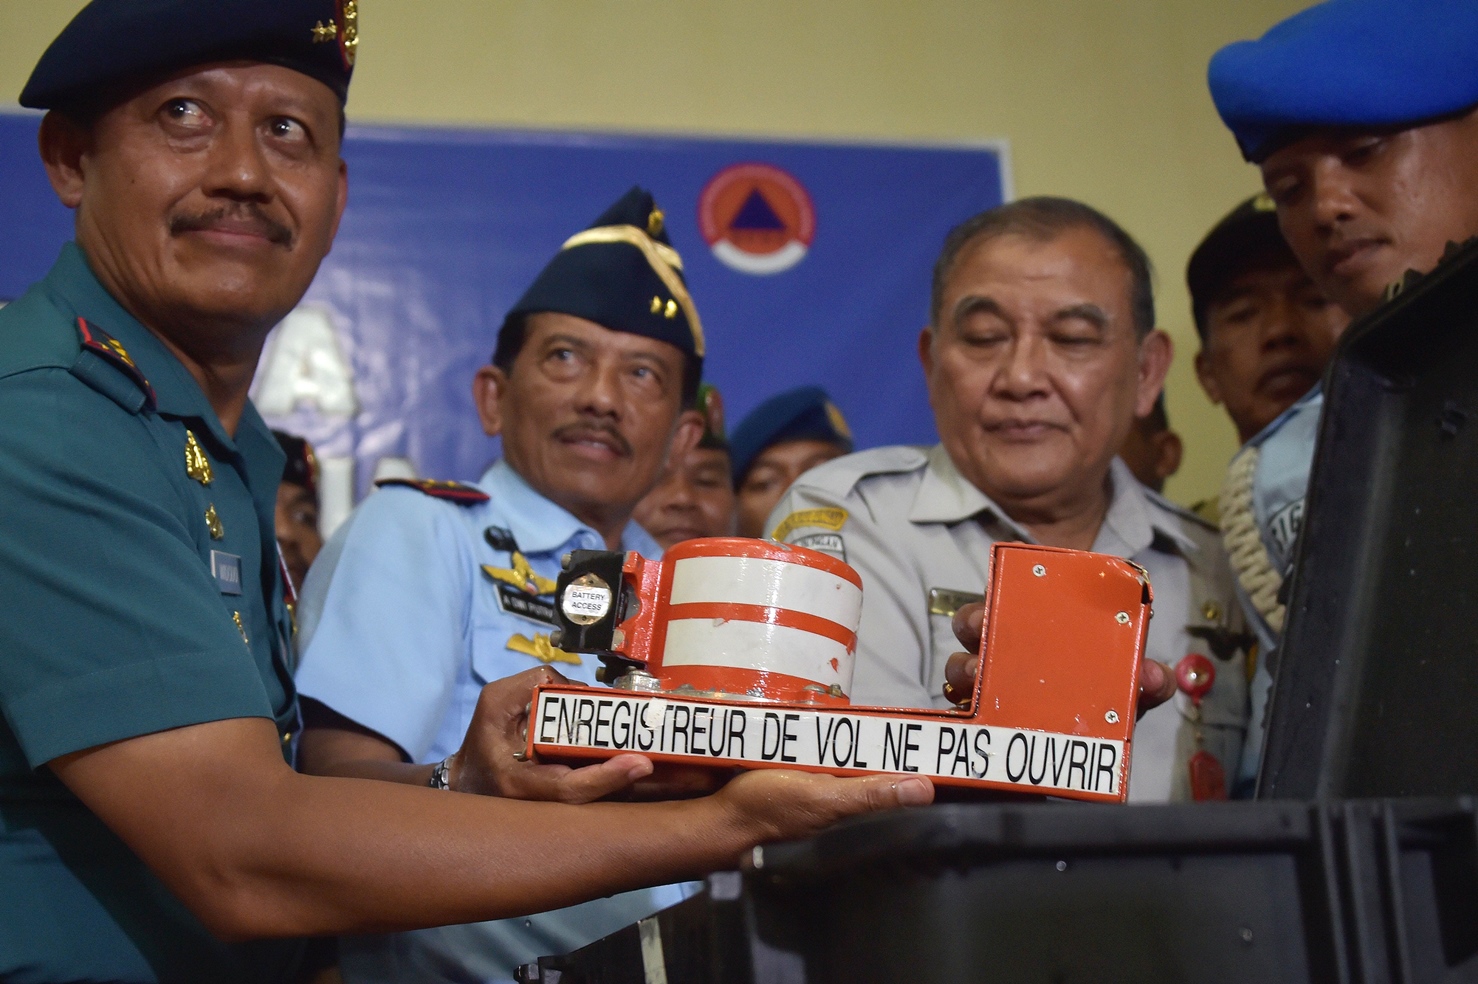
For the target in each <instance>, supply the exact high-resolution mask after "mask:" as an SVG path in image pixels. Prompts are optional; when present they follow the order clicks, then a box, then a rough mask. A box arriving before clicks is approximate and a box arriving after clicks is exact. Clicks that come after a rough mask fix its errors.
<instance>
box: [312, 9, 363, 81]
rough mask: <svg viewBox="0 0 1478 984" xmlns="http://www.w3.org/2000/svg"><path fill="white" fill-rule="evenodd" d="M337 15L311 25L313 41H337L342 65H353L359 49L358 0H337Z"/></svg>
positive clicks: (316, 42)
mask: <svg viewBox="0 0 1478 984" xmlns="http://www.w3.org/2000/svg"><path fill="white" fill-rule="evenodd" d="M338 8H339V16H338V18H337V19H332V18H330V20H329V22H328V23H327V24H325V23H324V22H323V21H319V22H318V23H316V24H314V25H313V43H314V44H324V43H327V42H331V41H337V42H338V44H339V55H340V57H342V58H343V59H344V67H345V68H346V69H347V68H353V67H354V56H355V54H356V53H357V52H358V50H359V0H338Z"/></svg>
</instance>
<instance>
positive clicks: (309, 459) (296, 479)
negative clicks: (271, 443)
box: [272, 430, 318, 498]
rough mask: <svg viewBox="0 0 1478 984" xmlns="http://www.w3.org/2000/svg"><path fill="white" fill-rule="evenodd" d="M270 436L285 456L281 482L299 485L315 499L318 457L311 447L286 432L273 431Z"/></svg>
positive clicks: (301, 439)
mask: <svg viewBox="0 0 1478 984" xmlns="http://www.w3.org/2000/svg"><path fill="white" fill-rule="evenodd" d="M272 436H273V437H275V438H277V444H278V446H279V447H281V448H282V453H283V454H285V455H287V464H285V465H283V467H282V480H283V481H284V482H286V483H288V484H289V485H301V486H302V487H303V488H305V489H307V490H308V491H309V492H311V493H312V494H313V497H314V498H317V497H318V456H317V455H316V454H314V453H313V445H311V444H309V443H308V441H307V440H306V439H305V438H301V437H298V436H297V435H296V434H289V433H287V431H280V430H274V431H273V432H272Z"/></svg>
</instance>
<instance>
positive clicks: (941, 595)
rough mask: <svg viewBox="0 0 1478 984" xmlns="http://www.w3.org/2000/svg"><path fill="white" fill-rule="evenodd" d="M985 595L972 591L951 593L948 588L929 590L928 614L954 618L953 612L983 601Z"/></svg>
mask: <svg viewBox="0 0 1478 984" xmlns="http://www.w3.org/2000/svg"><path fill="white" fill-rule="evenodd" d="M984 600H985V595H983V594H978V593H976V592H973V591H952V590H950V589H949V588H930V589H929V614H930V615H945V616H948V617H950V618H953V617H954V614H955V612H957V611H959V610H960V609H961V608H964V607H965V606H966V605H973V604H974V603H975V602H977V601H984Z"/></svg>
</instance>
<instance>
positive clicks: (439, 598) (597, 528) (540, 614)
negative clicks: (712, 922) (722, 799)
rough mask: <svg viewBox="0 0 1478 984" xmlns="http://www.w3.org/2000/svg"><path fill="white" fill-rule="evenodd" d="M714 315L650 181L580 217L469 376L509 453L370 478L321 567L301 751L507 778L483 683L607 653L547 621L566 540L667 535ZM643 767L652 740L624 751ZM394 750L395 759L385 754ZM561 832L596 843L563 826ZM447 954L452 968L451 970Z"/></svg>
mask: <svg viewBox="0 0 1478 984" xmlns="http://www.w3.org/2000/svg"><path fill="white" fill-rule="evenodd" d="M702 361H703V329H702V325H701V323H700V321H699V319H698V312H697V309H696V308H695V307H694V305H693V301H692V298H691V297H690V296H689V294H688V291H687V287H686V285H685V283H684V281H683V276H682V260H681V259H680V257H679V256H678V254H677V252H676V251H675V250H673V249H672V246H671V244H670V243H669V241H668V238H667V232H666V229H665V225H664V221H663V216H662V212H661V210H660V209H658V208H657V205H656V203H655V202H654V201H653V200H652V196H651V195H650V194H649V193H647V192H645V191H643V190H641V189H637V188H634V189H632V190H631V191H630V192H628V193H627V194H626V195H625V196H623V197H622V198H621V199H620V200H619V201H618V202H616V203H615V204H614V205H613V206H611V208H609V209H608V210H607V211H606V212H605V213H604V214H602V215H601V216H600V217H599V218H598V219H596V220H595V222H594V223H593V224H592V225H591V227H590V228H588V229H586V230H584V231H583V232H580V233H577V234H576V235H574V236H572V237H571V238H570V239H569V240H568V241H567V242H566V243H565V244H564V246H563V248H561V250H560V251H559V252H558V253H557V254H556V255H555V256H554V258H553V259H552V260H551V261H550V262H549V264H548V265H547V266H546V267H545V269H544V271H543V272H542V273H540V274H539V277H538V278H537V279H536V280H535V281H534V284H533V286H531V287H530V288H529V289H528V291H527V292H526V293H525V294H524V296H523V297H522V298H521V299H520V300H519V301H518V303H517V304H515V305H514V307H513V309H512V311H510V312H509V314H508V316H507V318H505V320H504V322H503V327H502V330H501V331H500V332H499V334H498V342H497V350H496V351H495V352H494V353H493V359H492V364H491V365H489V366H486V367H484V368H483V369H482V370H481V371H479V373H478V375H477V377H476V380H475V382H474V386H473V395H474V399H475V401H476V403H477V406H478V410H479V414H480V417H481V421H482V426H483V429H484V430H485V431H486V432H487V433H488V434H490V435H499V436H501V437H502V440H503V458H502V460H500V461H498V462H497V463H495V464H494V465H493V466H492V467H491V468H489V469H488V470H487V471H486V472H485V473H484V474H483V476H482V478H481V479H479V481H478V482H477V484H475V485H472V484H466V485H463V484H458V483H450V482H409V483H398V484H396V485H393V486H392V487H387V488H382V489H381V490H380V491H378V492H376V493H375V494H374V495H372V496H370V498H369V499H367V500H366V501H365V502H364V503H363V504H362V505H361V506H360V507H359V508H358V509H357V510H356V511H355V512H354V514H353V515H352V516H351V517H350V518H349V520H348V521H347V522H346V523H344V525H343V526H341V527H340V528H339V530H338V532H336V533H335V535H334V537H333V539H332V540H331V541H330V543H329V545H328V547H327V549H326V551H325V553H324V556H323V559H322V560H321V561H320V562H319V564H318V565H317V566H316V567H315V568H314V569H313V573H312V575H311V576H310V578H309V581H308V584H307V586H306V587H305V589H304V596H303V603H302V608H301V611H302V632H301V635H300V636H299V642H300V646H301V648H302V652H303V665H302V668H301V670H300V671H299V672H298V675H297V684H298V688H299V690H300V691H301V693H302V695H303V698H304V716H305V720H306V725H307V726H306V729H305V731H304V734H303V751H302V762H303V767H304V769H305V770H307V771H311V772H317V773H321V774H326V775H332V774H337V775H383V776H386V777H390V778H394V777H400V778H403V779H405V781H410V782H421V783H425V782H427V781H428V778H429V781H431V782H432V783H433V784H435V785H440V786H446V787H450V788H452V789H461V790H466V791H471V792H503V791H504V790H502V789H500V788H499V787H498V784H497V782H496V780H497V778H498V777H496V776H487V775H485V774H483V772H482V770H481V767H480V766H478V765H477V763H476V762H473V761H467V760H466V759H465V758H464V756H462V755H461V754H460V753H459V748H461V746H462V743H463V738H464V735H466V734H467V732H468V728H469V726H470V725H472V723H473V712H474V709H475V708H476V707H477V706H478V696H479V694H480V693H481V692H482V689H483V687H484V686H485V685H486V684H488V683H489V682H491V681H494V680H497V679H499V678H500V677H505V676H509V675H510V674H515V673H519V672H522V671H524V670H528V669H529V668H531V667H540V666H557V667H559V669H560V670H561V671H562V672H563V673H564V674H565V675H566V676H568V677H569V678H570V679H573V680H577V681H579V682H582V683H588V684H594V683H595V682H596V679H595V669H596V666H595V660H593V659H590V658H589V657H582V656H580V655H579V654H576V653H569V652H564V651H562V650H560V649H558V648H556V647H555V646H554V645H552V644H551V642H550V630H551V629H552V628H553V626H554V586H555V579H556V578H557V577H558V575H559V570H560V558H561V557H562V556H563V555H564V554H566V553H569V552H570V551H573V550H622V551H636V552H638V553H640V554H642V555H644V556H647V557H652V558H657V557H660V556H661V553H662V549H661V547H659V546H658V545H657V543H656V542H655V541H654V540H653V539H652V538H651V537H650V536H649V535H648V534H647V533H646V531H645V530H643V529H642V528H641V526H639V525H638V524H637V523H636V522H635V521H633V520H632V512H633V510H634V509H635V507H636V505H637V503H638V502H639V500H641V499H642V497H643V496H644V495H645V494H646V493H647V492H648V490H650V489H651V487H652V486H653V485H654V484H655V483H656V481H657V478H658V476H659V474H660V472H661V470H662V468H663V464H664V461H665V460H666V459H667V458H668V457H669V455H672V456H675V457H676V458H678V459H681V458H682V457H683V456H684V455H685V454H686V452H687V451H688V450H689V449H690V448H691V447H692V446H693V445H694V443H695V442H696V441H697V439H698V437H699V435H700V433H701V431H702V424H701V423H700V421H699V420H698V417H697V414H695V413H692V412H684V407H686V406H689V405H691V404H692V402H693V400H694V396H695V390H696V389H697V387H698V380H699V378H700V375H701V371H702ZM613 762H614V763H615V765H616V766H621V767H627V768H631V769H632V770H633V776H632V777H633V778H639V777H640V776H642V775H645V774H646V770H647V769H648V768H649V766H648V765H647V763H646V762H645V761H644V760H642V759H640V758H639V757H638V758H634V759H631V760H630V761H626V760H625V759H624V758H622V759H618V760H613ZM385 770H393V771H385ZM546 849H547V850H551V851H571V852H578V851H580V850H582V844H581V843H580V841H579V840H578V839H566V838H562V837H556V836H551V837H550V838H549V839H548V841H547V844H546ZM681 899H682V893H681V892H680V891H679V890H678V888H677V887H676V886H670V887H666V888H661V889H651V890H644V891H639V892H631V893H627V894H624V895H617V896H615V897H613V898H609V899H601V900H598V901H594V902H589V903H586V904H585V905H582V906H579V907H576V908H573V909H564V910H559V911H554V912H545V913H541V914H538V915H534V916H531V917H529V918H527V919H510V920H504V921H501V922H487V923H478V924H472V925H465V926H447V927H442V928H439V929H427V930H419V931H416V932H412V933H402V934H399V935H397V936H388V937H359V938H355V939H349V940H345V941H344V944H343V960H342V969H343V972H344V976H345V978H346V980H349V981H351V982H354V981H394V980H404V979H408V978H411V979H415V980H421V981H431V980H456V981H462V980H480V981H493V980H508V979H510V978H511V977H512V974H513V968H514V967H516V966H518V965H520V964H523V963H528V962H530V961H532V960H533V959H535V958H536V957H538V956H540V955H541V954H548V953H563V952H566V951H568V950H572V949H575V948H577V947H580V946H584V945H585V944H587V943H590V942H592V941H593V940H596V939H599V938H600V937H602V936H604V935H606V934H608V933H612V932H614V931H615V930H617V929H619V928H621V927H622V926H626V925H629V924H631V923H634V922H636V921H637V920H638V919H642V918H644V917H646V916H648V915H651V913H652V912H654V911H656V910H658V909H661V908H665V907H666V906H668V905H672V904H675V903H677V902H679V901H681ZM451 968H455V969H454V970H453V969H451Z"/></svg>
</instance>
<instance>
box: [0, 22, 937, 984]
mask: <svg viewBox="0 0 1478 984" xmlns="http://www.w3.org/2000/svg"><path fill="white" fill-rule="evenodd" d="M358 44H359V31H358V10H357V4H356V3H355V2H354V0H339V2H337V3H335V2H330V0H276V2H267V0H213V2H211V3H198V2H193V0H178V2H163V0H157V2H151V3H141V2H137V0H95V2H93V3H91V4H89V5H88V6H87V7H85V8H84V9H83V10H82V11H81V12H80V13H79V14H78V15H77V16H76V18H74V19H73V21H72V22H71V23H70V24H69V25H68V26H67V28H66V29H65V30H64V31H63V32H62V34H61V35H60V36H59V37H58V38H57V39H56V41H55V42H53V44H52V45H51V47H50V48H48V49H47V51H46V53H45V54H44V55H43V56H42V58H41V60H40V62H39V63H38V65H37V66H36V70H35V72H34V73H33V75H32V77H31V79H30V81H29V82H28V83H27V85H26V88H25V90H24V92H23V93H22V96H21V101H22V102H23V103H24V104H26V105H28V106H32V107H35V108H40V109H48V110H50V112H49V113H48V114H47V115H46V117H45V118H44V119H43V120H42V122H41V131H40V146H41V152H42V158H43V161H44V162H45V165H46V169H47V174H48V176H49V178H50V179H51V182H52V185H53V187H54V189H55V190H56V192H57V194H58V197H59V198H60V199H61V200H62V201H63V203H65V204H66V205H67V206H69V207H71V208H73V209H75V211H76V242H75V243H69V244H68V245H67V246H66V247H64V249H63V251H62V254H61V256H60V258H59V259H58V260H57V263H56V265H55V266H54V267H53V268H52V270H51V272H50V273H49V274H48V275H47V276H46V278H45V279H44V280H42V281H41V282H40V283H38V284H36V285H34V286H33V287H32V288H31V289H30V290H29V291H28V292H27V293H26V294H25V295H24V296H23V297H21V298H20V299H18V300H16V301H15V302H14V303H12V304H10V305H8V306H6V307H5V308H4V309H3V310H0V420H4V421H5V426H4V427H3V428H0V525H3V527H4V529H5V535H4V536H3V537H0V597H3V598H4V599H5V601H6V604H7V605H8V606H9V608H8V612H9V616H10V617H7V618H4V619H0V653H3V654H4V658H3V659H0V712H3V717H4V722H3V725H0V886H3V890H0V979H4V980H15V981H21V980H28V981H73V980H97V981H104V980H105V981H127V982H132V981H161V980H163V981H274V980H290V979H292V978H293V977H295V976H296V973H297V971H298V969H299V967H298V965H299V961H300V958H301V953H302V947H301V945H300V944H299V943H298V942H296V941H294V940H293V939H291V938H293V937H301V936H304V935H310V934H335V933H343V932H364V931H369V930H372V929H373V930H384V929H387V928H403V927H413V926H426V925H436V924H442V923H449V922H464V921H467V920H471V919H486V918H493V917H498V916H509V915H513V914H515V913H520V912H528V911H539V910H544V909H549V908H555V907H558V906H561V905H568V904H572V903H574V902H578V901H581V900H583V899H587V898H592V897H597V896H601V895H605V894H608V893H611V892H616V891H624V890H628V889H632V888H636V887H639V886H641V885H646V884H651V883H653V882H659V883H660V882H671V881H675V880H678V879H681V878H686V877H692V876H694V875H696V874H698V873H699V872H701V871H703V870H705V869H712V868H715V867H718V866H727V865H730V864H732V863H733V861H734V859H735V858H736V857H737V856H738V855H739V854H740V853H741V852H742V851H744V850H745V849H747V848H748V847H750V846H752V845H753V844H754V843H756V842H758V841H761V840H765V839H769V838H773V837H787V836H796V835H799V834H804V833H806V832H809V831H811V830H814V829H816V828H817V827H819V826H821V825H823V824H824V823H826V822H827V821H829V820H831V819H835V818H837V817H839V816H842V815H846V814H850V813H855V812H861V811H863V810H866V809H875V808H878V807H880V806H883V805H887V804H892V803H897V802H899V801H900V798H903V799H907V798H908V797H909V796H910V795H913V796H915V797H916V798H917V799H920V800H926V799H928V798H929V795H930V787H929V786H928V785H927V783H914V782H909V783H908V784H907V785H906V786H905V785H904V784H903V783H898V782H893V781H890V780H888V779H887V778H885V777H883V778H878V779H874V780H861V781H858V782H843V781H834V782H829V783H824V782H817V781H815V780H814V779H812V778H810V777H800V776H789V777H782V778H781V779H780V780H779V781H778V782H777V781H776V780H774V779H770V778H767V777H766V776H764V775H759V774H756V775H749V776H741V777H740V778H739V779H737V780H735V781H734V782H732V783H730V784H729V785H728V786H726V787H725V788H724V789H723V790H722V791H720V792H719V793H717V794H715V795H713V796H709V797H705V798H703V799H697V800H692V801H689V802H686V803H670V804H667V803H664V804H642V805H633V804H592V805H588V806H581V807H574V806H567V805H564V804H562V803H532V802H514V801H511V800H508V799H502V798H496V797H479V796H460V795H456V794H452V793H446V792H438V791H436V790H434V789H426V788H421V789H413V788H409V787H407V786H404V785H395V784H392V783H388V782H371V781H363V780H352V779H326V778H319V777H312V776H304V775H300V774H298V773H295V772H294V771H293V770H292V769H291V767H290V765H289V760H290V758H291V757H292V754H293V746H294V744H295V741H296V737H297V735H296V733H297V728H298V725H297V721H298V705H297V699H296V692H295V690H294V687H293V682H292V675H291V672H292V668H293V667H292V655H291V654H292V649H291V643H290V638H291V633H292V627H291V623H290V620H289V616H288V613H287V608H286V605H285V599H284V583H285V582H284V580H283V579H282V577H281V575H280V571H279V560H278V555H277V551H276V547H275V543H274V537H273V513H274V509H275V499H276V489H277V484H278V480H279V478H280V477H281V475H282V470H283V460H284V458H283V453H282V451H281V449H280V448H279V447H278V445H277V442H276V441H275V440H274V439H273V437H272V435H271V433H270V431H268V429H267V428H266V426H265V424H264V423H263V422H262V420H261V418H260V416H259V415H258V414H257V412H256V410H255V409H254V408H253V407H252V406H251V403H250V401H249V400H248V399H247V393H248V390H249V388H250V385H251V379H252V373H253V371H254V369H255V366H256V364H257V361H258V358H259V356H260V353H261V349H262V344H263V341H264V340H265V338H266V335H267V333H268V331H269V330H270V329H271V328H272V326H273V325H274V324H276V323H277V322H278V321H280V320H281V319H282V318H283V317H284V316H285V315H286V314H287V313H288V312H289V311H291V310H292V308H293V307H294V306H295V305H296V304H297V303H298V301H299V300H300V299H301V298H302V295H303V292H304V291H305V290H306V289H307V287H308V285H309V283H310V282H311V280H312V279H313V276H314V274H315V272H316V271H317V269H318V265H319V263H320V261H321V260H322V259H323V257H324V255H325V254H326V253H327V252H328V249H329V246H330V244H331V243H332V241H333V237H334V232H335V230H336V228H337V224H338V221H339V217H340V215H341V214H342V212H343V208H344V204H345V198H346V194H347V178H346V172H345V167H344V163H343V161H342V160H341V158H340V155H339V149H340V134H341V129H342V123H343V99H344V96H345V94H346V92H347V89H348V85H349V76H350V69H351V68H352V66H353V63H354V60H355V56H356V53H357V49H358ZM591 436H592V437H593V436H594V435H591ZM595 443H600V440H599V438H598V437H597V438H595ZM21 613H23V614H21ZM552 676H553V675H552V674H549V673H548V671H536V672H535V673H530V674H524V675H523V676H522V677H521V678H519V679H515V680H513V681H503V682H501V683H500V684H496V685H493V686H492V687H489V688H488V689H487V691H486V692H484V693H483V694H482V695H481V697H480V701H481V704H482V706H483V707H484V709H485V711H486V713H484V714H483V715H482V716H481V720H482V723H483V728H482V729H481V730H480V731H478V732H477V733H476V734H474V735H473V738H472V740H470V741H468V742H467V743H466V745H467V747H469V748H471V749H474V750H475V751H476V752H477V754H475V755H469V756H468V758H469V760H471V761H473V762H474V763H475V762H481V763H485V764H486V768H487V769H488V770H489V772H490V774H491V775H493V776H495V777H499V778H502V779H505V780H507V779H510V777H524V779H523V781H522V785H520V786H518V789H517V790H515V791H519V790H521V791H524V792H526V793H531V794H533V795H542V796H545V797H552V796H558V795H560V792H561V790H564V791H566V792H568V791H569V790H571V789H572V788H580V789H583V790H584V791H585V792H587V793H588V792H589V791H590V785H591V784H590V780H594V785H595V786H598V787H603V788H625V787H626V786H627V785H629V783H630V773H629V772H628V771H627V770H630V769H632V768H633V767H634V766H637V765H643V764H644V763H633V762H631V761H630V760H628V761H627V762H625V763H618V764H617V765H616V767H615V768H614V769H612V768H611V767H608V766H603V767H597V768H596V769H595V770H594V771H588V770H576V771H573V772H571V771H568V770H565V771H558V770H556V771H555V772H553V773H551V772H550V771H549V770H550V769H551V767H548V766H539V765H537V764H534V763H522V764H521V763H517V762H515V761H513V760H512V758H511V756H510V755H507V754H506V751H507V749H508V748H510V747H513V746H514V745H516V743H517V740H518V738H517V728H518V716H519V713H520V712H521V710H522V708H523V706H524V705H525V703H526V701H527V700H528V694H529V688H530V686H531V685H532V683H533V682H534V680H535V679H537V678H552ZM423 782H424V780H423ZM900 791H901V792H902V796H901V797H900ZM578 839H583V840H586V841H587V843H589V844H596V845H599V846H598V848H591V849H586V850H584V851H580V852H568V851H553V850H543V849H541V848H542V846H543V845H545V844H546V843H558V842H568V841H570V840H578ZM225 940H237V941H240V940H254V942H247V943H240V942H238V943H227V942H224V941H225Z"/></svg>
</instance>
